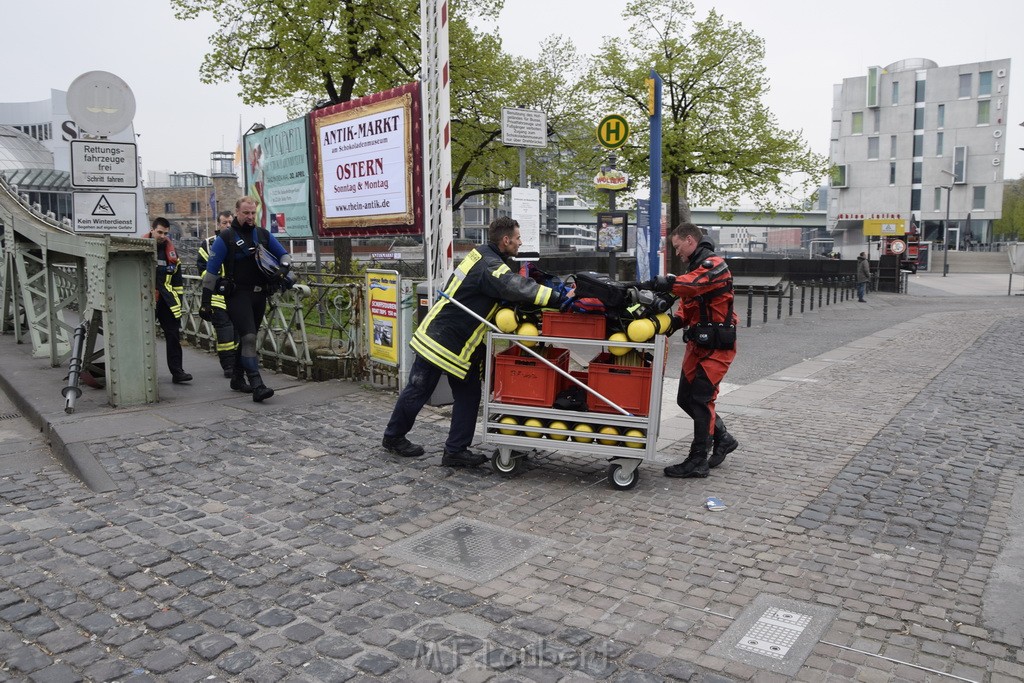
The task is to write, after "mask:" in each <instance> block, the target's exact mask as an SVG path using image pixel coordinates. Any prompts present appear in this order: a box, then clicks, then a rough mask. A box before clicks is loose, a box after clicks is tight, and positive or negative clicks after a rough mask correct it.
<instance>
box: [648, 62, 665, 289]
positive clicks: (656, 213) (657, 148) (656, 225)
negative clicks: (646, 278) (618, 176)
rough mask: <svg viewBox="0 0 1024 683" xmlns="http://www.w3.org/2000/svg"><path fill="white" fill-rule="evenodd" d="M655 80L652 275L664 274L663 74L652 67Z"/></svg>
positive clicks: (650, 235)
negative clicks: (660, 255) (661, 249)
mask: <svg viewBox="0 0 1024 683" xmlns="http://www.w3.org/2000/svg"><path fill="white" fill-rule="evenodd" d="M651 79H652V80H653V81H654V111H652V112H650V114H651V136H650V137H651V142H650V158H651V169H650V173H651V175H650V177H651V207H650V210H649V211H648V214H647V215H648V216H649V219H648V233H647V250H648V254H649V258H650V264H651V276H652V277H653V276H655V275H660V274H662V265H661V262H660V261H661V259H659V258H658V247H659V246H661V83H662V81H661V76H659V75H658V72H656V71H655V70H654V69H651Z"/></svg>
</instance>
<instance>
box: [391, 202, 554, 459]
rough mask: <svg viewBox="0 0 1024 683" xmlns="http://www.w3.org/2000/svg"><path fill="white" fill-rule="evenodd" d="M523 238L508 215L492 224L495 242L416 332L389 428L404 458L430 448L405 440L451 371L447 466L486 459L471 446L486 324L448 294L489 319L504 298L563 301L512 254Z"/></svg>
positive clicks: (476, 254)
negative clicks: (528, 273) (523, 269)
mask: <svg viewBox="0 0 1024 683" xmlns="http://www.w3.org/2000/svg"><path fill="white" fill-rule="evenodd" d="M521 244H522V239H521V237H520V235H519V224H518V223H517V222H516V221H514V220H512V219H511V218H508V217H502V218H498V219H496V220H495V221H493V222H492V223H491V225H490V228H489V231H488V243H487V244H484V245H481V246H479V247H477V248H475V249H473V251H471V252H469V254H468V255H467V256H466V258H464V259H463V260H462V263H460V264H459V266H458V268H456V269H455V272H454V273H452V275H451V277H450V278H448V283H447V284H446V285H445V287H444V294H445V297H441V298H440V299H439V300H438V301H437V303H435V304H434V305H433V306H432V307H431V308H430V310H429V311H428V312H427V315H426V316H425V317H424V319H423V320H422V321H420V325H419V327H418V328H417V329H416V332H415V333H414V334H413V338H412V344H411V346H412V349H413V351H415V352H416V358H415V360H414V361H413V364H412V369H411V370H410V372H409V380H408V382H407V383H406V385H405V388H404V389H403V390H402V393H401V394H400V395H399V396H398V401H397V402H396V403H395V408H394V410H393V411H392V414H391V419H390V421H389V422H388V426H387V427H386V428H385V430H384V440H383V446H384V448H385V449H387V450H388V451H390V452H392V453H395V454H397V455H401V456H404V457H416V456H420V455H423V453H424V450H423V447H422V446H420V445H418V444H414V443H412V442H411V441H409V439H408V438H406V434H407V433H408V432H409V430H411V429H412V427H413V424H414V423H415V421H416V416H417V415H419V412H420V410H421V409H422V408H423V406H424V404H426V402H427V399H429V398H430V395H431V394H432V393H433V391H434V388H435V387H437V383H438V381H439V380H440V379H441V375H443V374H444V375H448V383H449V385H450V386H451V388H452V398H453V399H454V405H453V407H452V422H451V426H450V428H449V430H448V439H447V440H446V441H445V444H444V456H443V457H442V459H441V464H442V465H446V466H448V467H474V466H476V465H480V464H482V463H484V462H486V460H487V457H486V456H484V455H482V454H480V453H473V452H472V451H470V450H469V445H470V444H471V443H472V441H473V433H474V431H475V429H476V417H477V411H478V410H479V409H480V398H481V381H480V375H481V367H482V360H483V358H482V357H483V353H482V351H483V347H482V346H481V344H482V342H483V341H484V335H485V333H486V331H487V326H486V325H485V324H484V323H482V322H481V321H480V320H479V319H478V318H476V317H474V316H472V315H470V314H469V313H467V312H466V311H465V310H463V309H462V308H460V307H459V306H457V305H456V304H454V303H452V302H451V301H450V300H449V299H448V298H446V297H450V298H451V299H454V300H455V301H458V302H459V303H460V304H462V305H463V306H465V307H466V308H468V309H469V310H471V311H473V312H474V313H476V315H478V316H479V317H480V318H483V319H485V320H490V319H491V318H493V317H494V314H495V312H496V311H497V309H498V304H499V303H500V302H502V301H512V302H530V303H533V304H535V305H537V306H542V307H543V306H558V305H559V304H560V303H561V302H562V299H563V293H561V292H556V291H554V290H553V289H551V288H550V287H546V286H544V285H541V284H538V283H537V282H536V281H534V280H533V279H531V278H528V277H523V276H522V275H520V274H519V273H518V272H517V266H516V265H515V263H514V262H513V261H512V257H513V256H515V255H516V254H517V253H518V252H519V246H520V245H521Z"/></svg>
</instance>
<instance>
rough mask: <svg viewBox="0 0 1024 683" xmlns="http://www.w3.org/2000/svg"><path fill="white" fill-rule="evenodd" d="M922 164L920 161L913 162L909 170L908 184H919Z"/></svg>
mask: <svg viewBox="0 0 1024 683" xmlns="http://www.w3.org/2000/svg"><path fill="white" fill-rule="evenodd" d="M922 166H923V164H922V163H921V162H920V161H915V162H914V164H913V166H911V169H910V182H911V183H919V182H921V167H922Z"/></svg>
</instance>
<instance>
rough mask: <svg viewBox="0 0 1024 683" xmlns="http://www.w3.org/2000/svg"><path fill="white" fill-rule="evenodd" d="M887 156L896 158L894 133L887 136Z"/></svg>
mask: <svg viewBox="0 0 1024 683" xmlns="http://www.w3.org/2000/svg"><path fill="white" fill-rule="evenodd" d="M889 158H890V159H895V158H896V136H895V135H890V136H889Z"/></svg>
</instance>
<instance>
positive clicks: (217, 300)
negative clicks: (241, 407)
mask: <svg viewBox="0 0 1024 683" xmlns="http://www.w3.org/2000/svg"><path fill="white" fill-rule="evenodd" d="M232 218H234V216H233V215H232V214H231V212H230V211H221V212H220V213H219V214H217V228H216V230H215V231H214V233H213V235H212V236H211V237H208V238H206V239H205V240H203V241H202V243H200V245H199V254H198V257H197V258H196V268H197V269H198V271H199V275H200V276H201V275H203V274H204V273H205V272H206V262H207V261H209V260H210V251H211V248H212V246H213V241H214V240H215V239H217V235H219V234H220V231H221V230H226V229H227V228H230V227H231V219H232ZM220 276H221V277H224V266H221V268H220ZM210 306H211V307H212V308H213V320H212V321H210V322H211V324H212V325H213V331H214V334H215V335H216V336H217V358H218V359H219V360H220V367H221V369H222V370H223V371H224V376H225V377H230V378H234V376H235V374H237V375H238V377H237V378H236V379H237V381H236V382H234V383H233V387H232V388H235V390H236V391H243V392H246V393H252V387H251V386H249V384H248V382H246V381H245V375H244V374H243V373H242V372H241V371H240V370H239V372H238V373H236V372H235V368H236V367H239V368H240V366H238V359H237V358H236V356H237V355H238V333H236V332H235V326H234V325H232V324H231V318H230V317H229V316H228V306H227V302H226V301H225V300H224V295H223V294H214V295H213V296H212V297H211V299H210Z"/></svg>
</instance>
